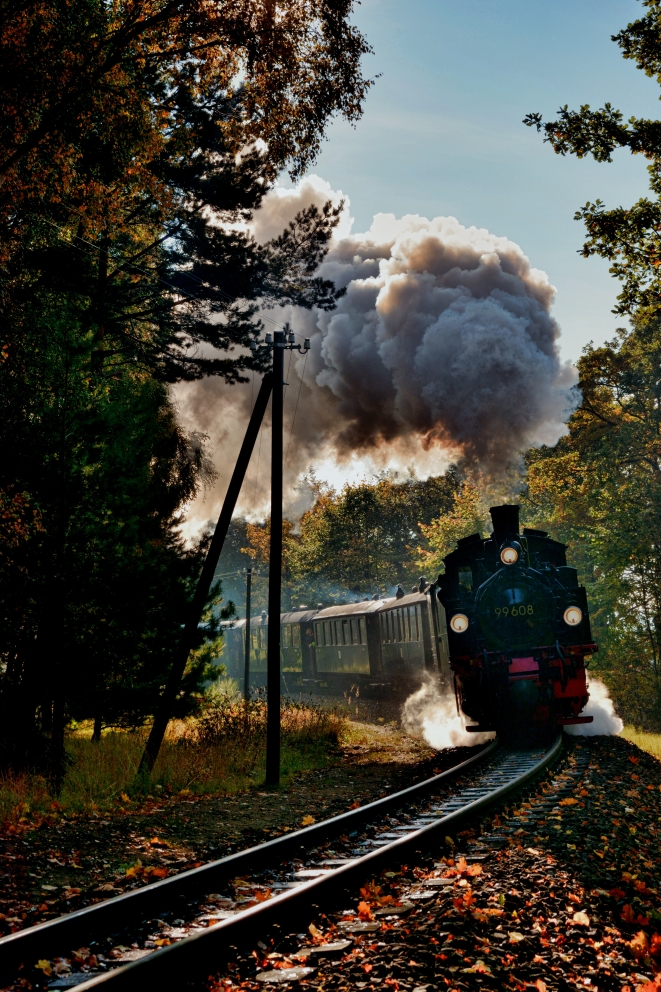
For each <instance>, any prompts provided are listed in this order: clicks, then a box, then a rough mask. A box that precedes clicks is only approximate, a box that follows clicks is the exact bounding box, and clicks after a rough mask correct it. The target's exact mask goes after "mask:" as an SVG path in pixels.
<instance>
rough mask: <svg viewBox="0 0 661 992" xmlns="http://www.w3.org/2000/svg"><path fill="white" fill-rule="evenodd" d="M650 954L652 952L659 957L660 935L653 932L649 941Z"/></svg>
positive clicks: (660, 951)
mask: <svg viewBox="0 0 661 992" xmlns="http://www.w3.org/2000/svg"><path fill="white" fill-rule="evenodd" d="M650 954H653V955H654V957H655V958H658V957H661V936H659V934H658V933H655V934H654V936H653V937H652V940H651V942H650Z"/></svg>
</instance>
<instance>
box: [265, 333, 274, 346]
mask: <svg viewBox="0 0 661 992" xmlns="http://www.w3.org/2000/svg"><path fill="white" fill-rule="evenodd" d="M266 343H267V344H273V335H272V334H267V335H266Z"/></svg>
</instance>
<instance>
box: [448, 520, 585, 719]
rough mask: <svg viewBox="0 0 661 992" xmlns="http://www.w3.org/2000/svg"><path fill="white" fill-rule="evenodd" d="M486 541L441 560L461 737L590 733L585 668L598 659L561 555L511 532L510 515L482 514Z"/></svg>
mask: <svg viewBox="0 0 661 992" xmlns="http://www.w3.org/2000/svg"><path fill="white" fill-rule="evenodd" d="M490 513H491V520H492V523H493V534H492V535H491V536H490V537H488V538H486V539H483V538H482V537H481V535H480V534H472V535H471V536H470V537H465V538H463V539H462V540H460V541H458V542H457V548H456V550H455V551H453V552H451V554H449V555H448V556H447V557H446V558H445V559H444V563H445V574H444V575H442V576H440V577H439V580H438V582H439V586H440V588H439V592H438V598H439V600H440V602H441V603H442V604H443V606H444V607H445V613H446V619H447V634H448V648H449V657H450V667H451V669H452V672H453V673H454V685H455V692H456V695H457V702H458V705H459V707H460V708H461V710H463V712H464V713H465V714H466V715H467V716H468V717H470V718H471V719H472V720H474V721H475V723H474V724H473V725H469V726H468V727H467V729H468V730H469V731H490V730H495V731H497V732H498V733H500V734H503V735H507V734H509V733H511V732H512V731H514V732H521V731H525V730H527V729H534V728H539V729H550V728H553V727H558V726H562V725H566V724H577V723H590V722H591V721H592V717H591V716H581V710H582V709H583V707H584V706H585V704H586V703H587V701H588V690H587V681H586V665H587V664H588V663H589V659H590V656H591V655H592V654H593V653H594V652H595V651H596V650H597V645H596V644H595V643H594V642H593V640H592V634H591V632H590V618H589V614H588V606H587V599H586V595H585V589H584V588H583V587H582V586H579V584H578V579H577V573H576V569H575V568H572V567H570V566H569V565H567V560H566V555H565V550H566V545H564V544H561V543H560V542H558V541H554V540H553V539H552V538H550V537H549V536H548V534H547V533H546V532H545V531H541V530H534V529H531V528H529V527H524V528H523V530H522V531H520V528H519V507H518V506H516V505H506V506H494V507H491V510H490Z"/></svg>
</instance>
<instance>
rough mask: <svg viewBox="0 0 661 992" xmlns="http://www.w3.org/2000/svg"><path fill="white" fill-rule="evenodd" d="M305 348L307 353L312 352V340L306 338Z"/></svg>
mask: <svg viewBox="0 0 661 992" xmlns="http://www.w3.org/2000/svg"><path fill="white" fill-rule="evenodd" d="M303 348H304V349H305V351H309V350H310V338H306V339H305V341H304V343H303Z"/></svg>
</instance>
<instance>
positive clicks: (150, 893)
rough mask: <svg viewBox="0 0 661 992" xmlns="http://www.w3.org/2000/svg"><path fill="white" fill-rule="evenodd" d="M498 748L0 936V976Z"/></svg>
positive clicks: (337, 826) (346, 823)
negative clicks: (311, 821)
mask: <svg viewBox="0 0 661 992" xmlns="http://www.w3.org/2000/svg"><path fill="white" fill-rule="evenodd" d="M498 746H499V741H498V740H497V739H496V740H494V741H493V742H492V743H490V744H489V745H488V746H487V747H485V748H483V750H482V751H479V752H478V753H477V754H474V755H471V757H470V758H467V759H466V760H465V761H462V762H460V763H459V764H458V765H454V766H453V767H452V768H448V769H446V770H445V771H444V772H440V774H438V775H434V776H433V777H432V778H428V779H425V780H424V781H422V782H418V783H416V784H415V785H411V786H409V787H408V788H406V789H402V790H401V791H399V792H394V793H392V794H391V795H389V796H384V797H383V798H382V799H376V800H374V802H371V803H367V804H366V805H365V806H359V807H358V808H357V809H352V810H348V811H347V812H346V813H340V814H339V815H338V816H333V817H331V818H329V819H327V820H322V821H321V822H320V823H315V824H313V825H312V826H309V827H304V828H303V829H302V830H295V831H292V832H291V833H287V834H283V835H282V836H280V837H276V838H274V839H273V840H269V841H266V842H265V843H264V844H258V845H256V846H255V847H250V848H247V849H245V850H242V851H237V852H236V853H235V854H229V855H227V856H226V857H224V858H219V859H218V860H217V861H212V862H210V863H209V864H206V865H202V866H201V867H199V868H192V869H190V870H189V871H185V872H181V873H180V874H178V875H172V876H171V877H170V878H164V879H162V880H161V881H158V882H152V883H151V884H149V885H145V886H143V887H142V888H139V889H133V890H132V891H131V892H126V893H124V894H123V895H121V896H115V897H114V898H112V899H106V900H104V901H103V902H98V903H95V905H93V906H85V907H84V908H83V909H78V910H75V911H74V912H73V913H67V914H66V915H65V916H60V917H57V918H56V919H54V920H48V921H47V922H46V923H39V924H37V925H36V926H33V927H27V928H26V929H25V930H18V931H16V933H12V934H8V935H7V936H5V937H2V938H1V939H0V979H5V978H6V977H8V976H9V975H11V974H12V973H13V972H14V971H15V970H16V968H17V967H18V966H19V965H20V964H27V962H30V963H32V961H36V960H38V959H40V958H50V957H53V956H55V955H57V954H62V953H63V952H64V951H65V950H69V949H70V948H72V947H81V946H84V945H85V944H87V943H88V941H89V940H91V939H95V938H96V939H98V938H101V937H103V936H106V935H108V934H111V933H115V932H116V931H119V930H124V929H125V928H126V927H127V926H130V925H131V924H132V923H137V922H140V921H142V920H144V919H145V918H147V917H148V916H149V914H150V913H154V912H159V913H160V912H163V910H164V909H167V908H168V907H171V906H173V905H174V904H175V902H176V901H177V900H178V899H181V898H192V897H195V896H198V895H204V894H206V893H208V892H211V891H213V890H214V889H216V888H218V887H219V886H220V885H221V884H222V882H225V881H227V880H228V879H231V878H236V877H237V876H240V875H242V874H244V873H245V872H246V871H251V872H254V871H257V870H260V869H263V868H265V867H268V866H269V865H274V864H280V863H281V862H282V861H286V860H288V859H291V858H292V857H296V856H297V855H298V854H299V853H300V851H301V850H302V851H304V852H307V851H309V850H310V848H313V847H316V846H318V845H319V844H321V843H323V842H324V841H325V840H328V839H329V838H331V837H335V836H339V835H340V834H342V833H344V832H345V831H347V830H355V829H356V828H357V827H360V826H361V825H363V824H364V823H368V822H369V821H371V820H374V819H375V818H377V817H379V816H382V815H383V814H385V813H387V812H388V811H390V810H393V809H397V808H400V807H402V806H406V805H407V804H408V803H409V802H412V801H415V800H417V799H420V798H423V797H424V796H425V795H427V794H429V793H433V792H434V791H435V790H436V789H437V788H438V786H439V785H442V784H444V783H445V782H447V781H448V780H451V779H452V778H455V777H457V776H458V775H461V774H463V773H464V772H465V771H467V770H468V769H469V768H471V767H472V766H473V765H476V764H478V763H481V762H482V761H484V760H485V759H486V758H488V757H489V756H490V755H491V754H493V752H494V750H495V749H496V748H497V747H498Z"/></svg>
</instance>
